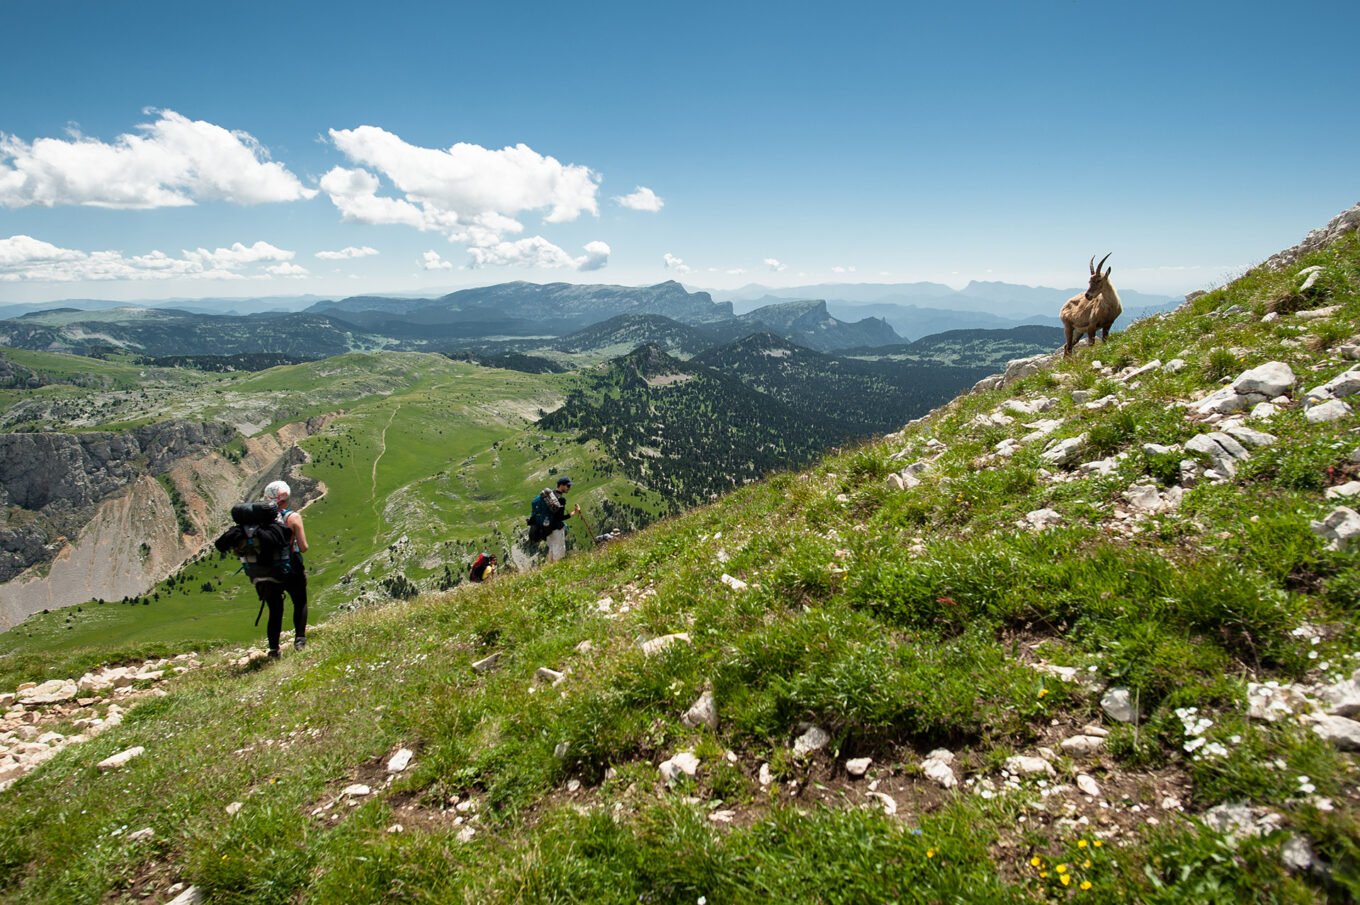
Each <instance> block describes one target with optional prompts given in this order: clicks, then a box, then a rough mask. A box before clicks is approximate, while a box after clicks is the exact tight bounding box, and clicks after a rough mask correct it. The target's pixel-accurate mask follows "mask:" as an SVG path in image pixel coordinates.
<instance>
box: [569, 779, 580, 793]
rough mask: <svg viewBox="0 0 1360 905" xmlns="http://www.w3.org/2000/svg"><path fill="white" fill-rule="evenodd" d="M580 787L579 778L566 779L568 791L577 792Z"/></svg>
mask: <svg viewBox="0 0 1360 905" xmlns="http://www.w3.org/2000/svg"><path fill="white" fill-rule="evenodd" d="M580 789H581V780H579V779H569V780H567V791H568V792H579V791H580Z"/></svg>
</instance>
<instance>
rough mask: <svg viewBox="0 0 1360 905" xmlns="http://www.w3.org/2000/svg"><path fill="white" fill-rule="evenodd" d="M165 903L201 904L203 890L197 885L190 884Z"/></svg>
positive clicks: (178, 904) (181, 904)
mask: <svg viewBox="0 0 1360 905" xmlns="http://www.w3.org/2000/svg"><path fill="white" fill-rule="evenodd" d="M166 905H203V890H201V889H199V888H198V887H197V886H190V887H189V888H188V889H186V890H184V892H182V893H180V894H179V895H177V896H175V897H174V898H173V899H171V900H170V901H169V902H167V903H166Z"/></svg>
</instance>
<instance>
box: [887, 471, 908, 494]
mask: <svg viewBox="0 0 1360 905" xmlns="http://www.w3.org/2000/svg"><path fill="white" fill-rule="evenodd" d="M888 488H889V489H891V490H906V489H907V485H906V483H905V482H903V480H902V476H901V475H900V474H897V473H896V472H894V473H892V474H890V475H888Z"/></svg>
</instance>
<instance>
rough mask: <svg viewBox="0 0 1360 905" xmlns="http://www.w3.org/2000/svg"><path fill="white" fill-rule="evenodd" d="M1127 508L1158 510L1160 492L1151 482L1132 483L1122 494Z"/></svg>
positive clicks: (1160, 498)
mask: <svg viewBox="0 0 1360 905" xmlns="http://www.w3.org/2000/svg"><path fill="white" fill-rule="evenodd" d="M1122 496H1123V497H1124V499H1125V500H1126V501H1127V502H1128V504H1129V508H1131V509H1133V510H1135V511H1137V512H1160V511H1161V510H1162V493H1161V491H1160V490H1158V489H1157V487H1156V486H1155V485H1152V484H1134V485H1133V486H1132V487H1130V488H1129V489H1128V490H1126V491H1124V493H1123V494H1122Z"/></svg>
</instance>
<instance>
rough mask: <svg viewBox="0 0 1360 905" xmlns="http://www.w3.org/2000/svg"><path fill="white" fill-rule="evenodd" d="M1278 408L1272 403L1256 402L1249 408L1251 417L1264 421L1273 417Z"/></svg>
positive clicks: (1277, 412)
mask: <svg viewBox="0 0 1360 905" xmlns="http://www.w3.org/2000/svg"><path fill="white" fill-rule="evenodd" d="M1279 411H1280V410H1279V408H1278V407H1276V406H1275V404H1274V403H1270V402H1258V403H1257V404H1256V407H1255V408H1253V409H1252V410H1251V418H1252V419H1253V420H1255V421H1265V420H1267V419H1269V418H1274V417H1275V416H1276V415H1277V414H1279Z"/></svg>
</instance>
